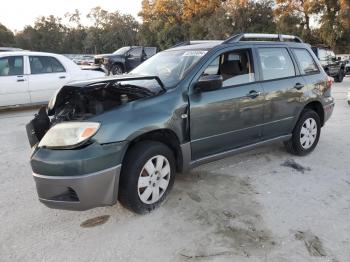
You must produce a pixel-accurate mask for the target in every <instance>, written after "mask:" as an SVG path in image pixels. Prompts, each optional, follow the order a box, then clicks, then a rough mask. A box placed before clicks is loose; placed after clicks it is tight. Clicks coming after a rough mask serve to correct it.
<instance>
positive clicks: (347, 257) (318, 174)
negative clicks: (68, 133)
mask: <svg viewBox="0 0 350 262" xmlns="http://www.w3.org/2000/svg"><path fill="white" fill-rule="evenodd" d="M348 87H350V78H347V79H345V80H344V82H343V83H341V84H335V86H334V87H333V95H334V97H335V98H336V107H335V111H334V113H333V116H332V118H331V119H330V120H329V121H328V122H327V124H326V126H325V127H324V128H323V129H322V134H321V139H320V142H319V145H318V146H317V148H316V149H315V151H314V152H313V153H312V154H310V155H308V156H306V157H295V156H292V155H289V154H288V153H286V151H285V150H284V148H283V146H282V145H280V144H276V145H273V146H269V147H262V148H258V149H256V150H253V151H250V152H247V153H244V154H241V155H237V156H235V157H231V158H227V159H224V160H221V161H218V162H215V163H211V164H208V165H205V166H202V167H200V168H197V169H194V170H192V172H190V173H188V174H182V175H178V177H177V179H176V181H175V187H174V190H173V191H172V193H171V194H170V196H169V198H168V200H167V201H166V202H165V203H164V204H163V205H162V206H161V208H159V209H158V210H156V211H155V212H153V213H151V214H149V215H145V216H139V215H135V214H133V213H131V212H129V211H128V210H125V209H124V208H123V207H121V206H120V205H116V206H113V207H106V208H96V209H93V210H89V211H85V212H72V211H60V210H51V209H48V208H46V207H45V206H43V205H42V204H40V203H39V201H38V200H37V195H36V191H35V185H34V180H33V179H32V177H31V169H30V166H29V164H28V156H29V153H30V148H29V146H28V142H27V138H26V134H25V124H26V123H27V121H28V120H29V119H30V118H31V116H32V115H33V112H34V111H32V110H29V111H17V112H11V113H2V114H0V126H1V127H2V128H1V129H0V144H1V147H0V156H1V158H0V170H1V172H0V199H1V201H0V221H1V224H0V261H94V262H95V261H193V260H195V261H202V260H203V261H239V262H241V261H242V262H244V261H272V262H274V261H276V262H287V261H289V262H292V261H293V262H294V261H298V262H299V261H308V262H309V261H311V262H312V261H318V262H319V261H322V262H323V261H332V262H342V261H344V262H348V261H350V248H349V247H350V219H349V215H350V169H349V163H350V161H349V160H350V154H349V152H350V137H349V134H350V107H349V106H348V105H347V103H346V91H347V88H348ZM89 219H92V220H89ZM103 222H104V223H103Z"/></svg>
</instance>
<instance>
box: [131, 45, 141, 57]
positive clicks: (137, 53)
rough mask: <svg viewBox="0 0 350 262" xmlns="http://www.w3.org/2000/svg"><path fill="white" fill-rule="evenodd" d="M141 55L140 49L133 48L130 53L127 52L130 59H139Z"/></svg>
mask: <svg viewBox="0 0 350 262" xmlns="http://www.w3.org/2000/svg"><path fill="white" fill-rule="evenodd" d="M141 54H142V48H141V47H137V48H134V49H132V50H130V52H129V55H130V56H131V57H141Z"/></svg>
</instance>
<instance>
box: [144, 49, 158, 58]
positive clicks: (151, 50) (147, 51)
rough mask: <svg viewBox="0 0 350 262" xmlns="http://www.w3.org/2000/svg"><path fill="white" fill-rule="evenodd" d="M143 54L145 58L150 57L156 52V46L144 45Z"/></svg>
mask: <svg viewBox="0 0 350 262" xmlns="http://www.w3.org/2000/svg"><path fill="white" fill-rule="evenodd" d="M144 50H145V54H146V56H147V58H150V57H151V56H153V55H155V54H156V53H157V48H156V47H145V48H144Z"/></svg>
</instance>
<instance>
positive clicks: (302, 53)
mask: <svg viewBox="0 0 350 262" xmlns="http://www.w3.org/2000/svg"><path fill="white" fill-rule="evenodd" d="M293 51H294V54H295V56H296V58H297V61H298V63H299V66H300V69H301V73H302V74H304V75H310V74H314V73H318V72H319V70H318V67H317V65H316V63H315V61H314V59H313V58H312V56H311V55H310V53H309V52H308V51H307V50H306V49H299V48H298V49H293Z"/></svg>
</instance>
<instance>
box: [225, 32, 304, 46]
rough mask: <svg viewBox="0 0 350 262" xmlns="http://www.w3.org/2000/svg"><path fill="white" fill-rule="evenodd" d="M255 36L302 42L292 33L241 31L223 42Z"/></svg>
mask: <svg viewBox="0 0 350 262" xmlns="http://www.w3.org/2000/svg"><path fill="white" fill-rule="evenodd" d="M256 38H262V39H277V40H278V41H280V42H283V41H284V40H293V41H294V42H297V43H303V40H302V39H301V38H300V37H297V36H294V35H282V34H258V33H241V34H237V35H233V36H231V37H229V38H227V39H226V40H225V41H224V42H223V44H228V43H235V42H240V41H241V40H242V39H256Z"/></svg>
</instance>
